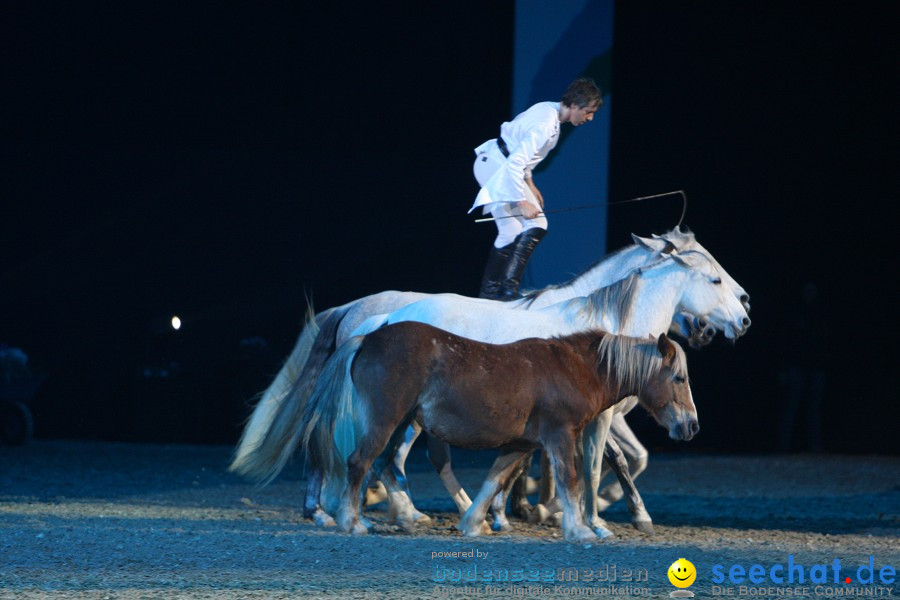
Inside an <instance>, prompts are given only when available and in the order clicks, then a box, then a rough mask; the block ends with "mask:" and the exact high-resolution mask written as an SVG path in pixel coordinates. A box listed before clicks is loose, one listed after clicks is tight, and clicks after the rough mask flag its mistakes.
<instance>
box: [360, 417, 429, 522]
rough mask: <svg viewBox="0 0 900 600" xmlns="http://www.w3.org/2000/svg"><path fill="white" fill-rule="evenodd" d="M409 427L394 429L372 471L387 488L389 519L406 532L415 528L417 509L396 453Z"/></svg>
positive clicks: (403, 426) (406, 435)
mask: <svg viewBox="0 0 900 600" xmlns="http://www.w3.org/2000/svg"><path fill="white" fill-rule="evenodd" d="M410 429H411V428H410V427H407V426H406V425H405V424H404V425H401V426H400V427H398V428H397V429H396V430H395V431H394V434H393V435H392V436H391V439H390V440H389V441H388V444H387V448H386V449H385V450H384V451H383V452H382V453H381V454H380V455H379V456H378V458H376V459H375V463H374V468H373V471H374V472H375V473H376V474H377V475H378V476H379V477H380V479H381V481H382V482H383V483H384V485H385V488H386V490H387V500H388V515H389V517H390V519H391V520H392V521H393V522H394V523H396V524H397V525H399V526H400V528H401V529H403V530H404V531H407V532H412V531H413V530H414V529H415V524H416V523H417V522H418V519H417V518H416V513H417V512H418V511H416V509H415V507H414V506H413V503H412V499H411V495H410V492H409V481H408V480H407V478H406V473H404V472H403V469H402V462H401V467H398V466H397V454H398V452H400V450H399V448H400V446H402V445H403V444H404V443H405V442H406V441H407V440H408V438H409V432H410ZM407 452H408V450H407ZM385 467H387V468H385ZM419 515H421V513H419ZM422 516H424V515H422ZM426 519H428V521H429V522H430V521H431V519H429V518H428V517H426Z"/></svg>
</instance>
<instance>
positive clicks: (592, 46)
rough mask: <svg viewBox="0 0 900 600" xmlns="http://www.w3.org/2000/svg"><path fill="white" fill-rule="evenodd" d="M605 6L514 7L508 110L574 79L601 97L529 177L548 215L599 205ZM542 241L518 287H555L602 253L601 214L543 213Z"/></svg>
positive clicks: (606, 124) (588, 0) (603, 196)
mask: <svg viewBox="0 0 900 600" xmlns="http://www.w3.org/2000/svg"><path fill="white" fill-rule="evenodd" d="M612 34H613V0H577V1H576V0H570V1H567V2H542V1H540V0H518V2H516V24H515V54H514V68H513V106H512V114H511V115H510V116H513V115H516V114H518V113H519V112H521V111H523V110H525V109H526V108H528V107H529V106H531V105H532V104H534V103H536V102H541V101H545V100H553V101H557V100H559V98H560V96H561V95H562V93H563V91H564V90H565V88H566V86H567V85H568V84H569V82H570V81H572V80H573V79H575V78H576V77H579V76H582V75H586V76H588V77H593V78H594V80H595V81H596V82H597V84H598V85H599V86H600V89H601V90H602V91H603V102H604V105H603V108H602V109H601V110H600V111H599V112H598V113H597V115H596V116H595V117H594V121H593V122H591V123H586V124H585V125H582V126H581V127H578V128H575V127H572V126H571V125H564V126H563V127H562V130H561V133H560V141H559V143H558V145H557V146H556V149H555V150H554V151H553V152H551V153H550V156H549V157H547V159H546V160H544V162H543V163H541V165H539V167H538V169H537V170H536V171H535V184H536V185H537V187H538V189H539V190H541V193H542V194H543V195H544V199H545V201H546V203H547V206H546V208H547V209H548V210H555V209H566V208H572V207H576V206H583V205H588V204H598V203H603V202H606V200H607V181H608V165H609V129H610V121H611V119H610V114H611V112H612V104H613V103H612V94H611V86H610V83H611V81H612V48H613V39H612ZM548 219H549V227H548V231H547V237H545V238H544V241H543V242H541V245H540V246H539V247H538V249H537V250H536V251H535V254H534V257H532V259H531V261H530V263H529V266H528V270H527V272H526V275H525V280H524V282H523V288H533V287H544V286H546V285H548V284H551V283H560V282H563V281H566V280H568V279H569V277H570V275H573V274H577V273H580V272H581V271H583V270H584V269H585V268H587V267H588V266H590V265H591V264H593V263H594V262H595V261H596V260H598V259H599V258H601V257H602V256H603V255H604V254H605V252H606V209H605V208H594V209H589V210H579V211H572V212H562V213H557V214H550V215H548Z"/></svg>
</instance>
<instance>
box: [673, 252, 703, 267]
mask: <svg viewBox="0 0 900 600" xmlns="http://www.w3.org/2000/svg"><path fill="white" fill-rule="evenodd" d="M670 256H671V257H672V258H673V259H674V260H675V262H677V263H678V264H679V265H681V266H683V267H687V268H688V269H692V268H694V267H699V266H700V265H701V261H702V260H703V258H702V257H701V256H699V255H698V254H697V253H695V252H688V253H686V254H678V253H675V252H673V253H672V254H671V255H670Z"/></svg>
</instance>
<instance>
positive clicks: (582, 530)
mask: <svg viewBox="0 0 900 600" xmlns="http://www.w3.org/2000/svg"><path fill="white" fill-rule="evenodd" d="M610 535H612V534H610ZM597 537H598V536H597V534H595V533H594V532H593V531H591V528H590V527H587V526H582V527H577V528H575V529H574V530H572V531H570V532H568V533H566V541H567V542H571V543H573V544H584V543H585V542H593V541H596V540H597Z"/></svg>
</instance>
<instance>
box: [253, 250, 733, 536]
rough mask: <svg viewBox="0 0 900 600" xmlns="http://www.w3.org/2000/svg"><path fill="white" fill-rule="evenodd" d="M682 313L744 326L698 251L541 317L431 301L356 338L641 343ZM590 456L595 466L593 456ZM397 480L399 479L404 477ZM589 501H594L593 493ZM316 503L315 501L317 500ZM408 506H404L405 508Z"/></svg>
mask: <svg viewBox="0 0 900 600" xmlns="http://www.w3.org/2000/svg"><path fill="white" fill-rule="evenodd" d="M679 310H682V311H683V312H688V313H692V314H706V315H707V319H709V320H710V322H711V323H713V325H714V326H717V327H718V328H721V329H722V330H723V331H725V334H726V336H728V337H732V338H734V337H737V336H739V335H741V334H742V333H743V331H744V330H745V328H746V327H747V326H748V325H749V318H748V317H747V315H746V312H745V311H744V308H743V306H742V305H741V303H740V302H739V301H738V300H737V299H736V298H735V296H734V295H733V294H732V293H731V290H727V289H725V288H724V286H723V285H722V279H721V277H720V274H719V272H718V271H717V270H716V269H715V268H714V265H713V263H712V261H710V260H709V259H708V257H707V256H706V255H705V254H703V253H702V252H699V251H687V252H683V253H678V254H675V253H672V254H668V255H662V256H661V257H660V258H658V259H657V261H656V262H655V263H652V264H650V265H647V266H643V267H639V268H637V269H634V270H633V271H632V272H631V273H630V274H629V275H628V276H627V277H625V278H623V279H622V280H620V281H617V282H615V283H613V284H611V285H609V286H606V287H604V288H601V289H599V290H596V291H595V292H593V293H592V294H591V295H589V296H587V297H580V298H573V299H570V300H567V301H565V302H560V303H557V304H554V305H551V306H549V307H546V308H543V309H540V310H528V311H517V310H508V309H505V308H501V307H497V306H494V303H487V302H484V301H478V300H472V301H470V302H469V303H467V304H466V303H460V302H458V301H455V300H451V299H449V298H446V297H442V296H434V297H430V298H427V299H425V300H421V301H419V302H417V303H414V304H411V305H408V306H406V307H404V308H402V309H400V310H398V311H395V312H394V313H391V314H389V315H386V316H377V317H371V318H370V319H367V320H366V321H365V322H363V324H362V325H360V327H358V328H357V330H356V333H357V334H366V333H370V332H371V331H374V330H375V329H377V328H378V327H380V326H382V325H384V324H390V323H395V322H399V321H419V322H424V323H429V324H431V325H434V326H436V327H440V328H442V329H446V330H448V331H451V332H452V333H455V334H457V335H462V336H464V337H468V338H471V339H475V340H478V341H482V342H490V343H504V342H511V341H516V340H520V339H523V338H525V337H542V338H548V337H553V336H558V335H565V334H569V333H574V332H578V331H585V330H589V329H593V328H595V327H600V328H603V329H606V330H607V331H615V330H617V329H627V330H634V331H635V332H637V335H639V336H644V335H649V334H651V333H653V334H658V333H660V332H663V331H665V330H666V329H667V328H668V327H669V324H670V323H671V321H672V318H673V315H674V314H675V313H676V312H678V311H679ZM626 333H632V331H626ZM300 392H303V390H298V393H296V394H289V395H288V396H286V397H285V401H284V402H283V403H282V405H281V407H280V410H279V411H278V414H277V416H276V420H277V421H279V422H280V424H279V425H278V427H279V428H282V429H284V428H289V427H290V425H289V424H290V423H292V422H296V421H298V420H299V419H300V418H301V415H302V413H303V406H304V405H305V399H304V398H303V393H300ZM608 421H609V419H607V420H606V421H605V422H606V426H605V427H601V428H600V429H599V430H598V431H599V433H595V434H594V437H597V436H599V435H601V434H602V435H603V436H604V437H603V438H598V441H597V442H596V443H595V444H594V446H596V448H594V449H595V450H596V449H599V451H602V450H603V448H604V443H603V442H605V434H606V431H607V430H608ZM283 423H287V424H288V425H284V424H283ZM273 427H274V426H273ZM282 443H283V440H281V439H280V438H279V436H277V435H274V436H273V435H268V433H267V435H266V437H265V438H264V439H263V440H262V441H261V443H260V444H259V445H258V446H257V448H256V450H255V452H254V462H253V471H252V474H253V475H255V476H256V477H257V478H260V479H265V478H271V477H274V475H275V474H277V472H278V471H279V470H280V469H281V467H282V466H283V464H284V460H285V459H286V456H287V455H286V454H285V452H286V448H285V447H284V446H282ZM592 447H593V446H592ZM589 450H590V449H589ZM591 451H593V450H591ZM589 456H590V458H591V459H592V460H594V455H593V454H589ZM436 466H437V465H436ZM439 473H441V476H442V479H443V480H444V484H445V486H446V487H447V488H448V491H450V493H451V496H452V497H453V499H454V501H455V502H456V504H457V507H458V509H459V511H460V513H464V512H465V511H466V510H467V509H468V507H469V505H470V504H471V501H470V500H469V499H468V496H467V495H465V494H464V493H460V490H461V486H459V484H458V483H457V482H456V480H455V477H453V475H452V471H451V470H450V469H449V468H443V469H442V468H439ZM399 474H400V476H401V477H402V470H401V472H400V473H399ZM309 481H310V482H315V477H310V479H309ZM590 492H591V490H589V494H588V498H589V499H590V497H591V493H590ZM635 492H636V490H635ZM593 494H596V487H595V488H594V490H593ZM314 497H315V499H318V494H317V493H316V494H315V495H314ZM392 500H393V501H396V500H398V498H393V499H392ZM407 501H408V499H403V500H402V502H404V503H405V502H407ZM591 506H593V504H592V505H591ZM640 507H642V504H640ZM398 510H399V509H398ZM392 511H394V509H393V508H392ZM594 513H595V514H596V511H594ZM503 518H505V517H501V519H503ZM595 521H596V522H595ZM635 521H648V522H649V521H650V519H649V515H648V514H646V511H642V513H641V514H639V515H635ZM591 522H592V523H593V524H595V525H596V529H597V530H598V532H600V533H601V534H603V535H610V533H609V532H608V530H607V529H606V528H605V525H604V524H602V521H600V520H599V517H597V518H596V519H593V520H592V521H591Z"/></svg>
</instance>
